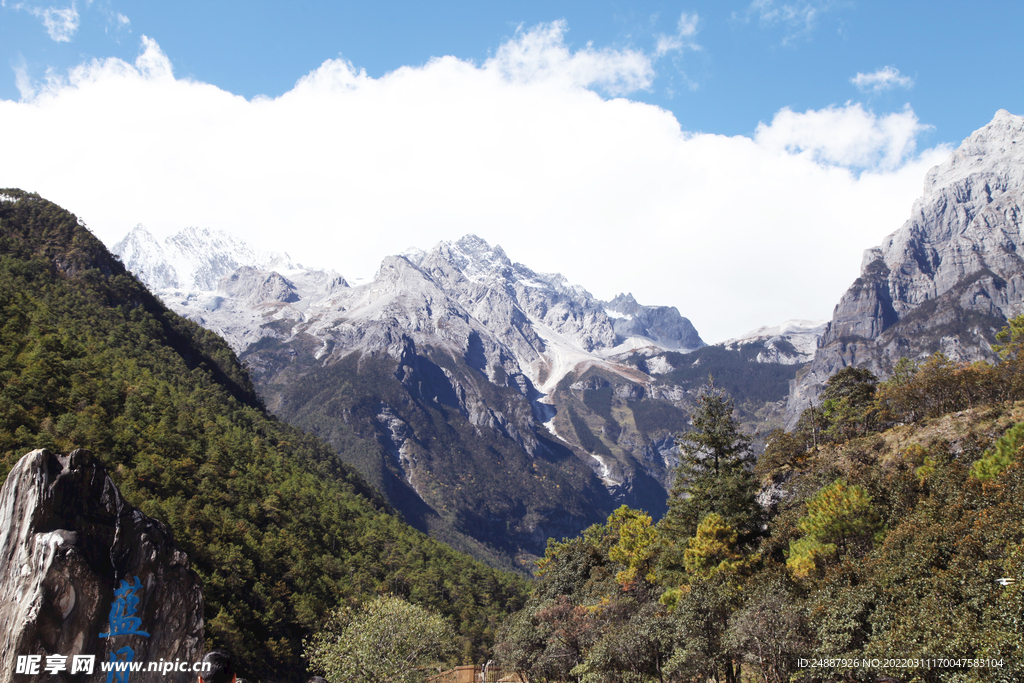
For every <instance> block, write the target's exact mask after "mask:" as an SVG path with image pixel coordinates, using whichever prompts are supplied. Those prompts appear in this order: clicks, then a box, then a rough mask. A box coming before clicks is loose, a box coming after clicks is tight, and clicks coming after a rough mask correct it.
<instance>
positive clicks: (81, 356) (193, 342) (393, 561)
mask: <svg viewBox="0 0 1024 683" xmlns="http://www.w3.org/2000/svg"><path fill="white" fill-rule="evenodd" d="M0 311H2V315H0V377H2V389H0V475H4V476H6V473H7V471H8V470H9V469H10V467H11V466H12V465H13V463H14V462H16V460H17V459H18V458H19V457H20V456H21V455H23V454H24V453H27V452H28V451H30V450H32V449H34V448H41V447H46V448H50V449H53V450H56V451H64V452H66V451H69V450H71V449H73V448H77V447H82V448H88V449H89V450H91V451H92V452H93V453H94V454H95V455H96V456H98V457H99V458H100V459H101V460H103V462H104V463H105V465H106V466H107V468H108V469H109V470H110V472H111V473H112V476H113V478H114V479H115V482H116V484H117V486H118V487H119V488H120V490H121V491H122V493H123V494H124V495H125V497H126V498H127V499H128V500H130V501H131V502H132V503H133V504H134V505H136V506H138V507H139V508H140V509H141V510H143V511H144V512H145V513H146V514H148V515H151V516H153V517H156V518H157V519H159V520H161V521H163V522H165V523H166V524H167V525H168V526H169V527H170V529H171V530H172V532H173V534H174V536H175V539H176V541H177V543H178V544H179V545H181V546H182V547H183V548H184V549H185V550H186V551H187V552H188V554H189V557H190V558H191V561H192V564H193V567H194V568H195V569H196V571H197V572H198V573H199V574H200V576H201V577H202V579H203V582H204V584H205V589H204V593H205V598H206V615H205V616H206V634H207V644H208V645H209V646H222V647H226V648H228V649H230V650H231V651H232V652H233V653H234V654H235V656H236V657H237V659H238V660H239V661H240V662H241V666H242V673H243V674H244V675H245V677H246V678H248V679H250V680H277V681H285V680H292V681H298V680H305V676H304V671H305V665H304V662H303V661H302V658H301V653H302V645H301V641H302V639H303V637H305V636H307V635H309V634H311V633H312V632H313V631H314V630H315V629H316V628H317V626H318V624H319V623H320V620H321V618H322V617H323V616H324V615H325V614H326V612H327V611H328V610H329V609H331V608H333V607H335V606H338V605H342V604H351V603H355V602H359V601H363V600H365V599H367V598H369V597H372V596H374V595H376V594H380V593H393V594H396V595H398V596H401V597H404V598H407V599H408V600H409V601H410V602H413V603H417V604H419V605H423V606H426V607H428V608H431V609H433V610H435V611H437V612H439V613H441V614H442V615H444V616H445V617H447V618H448V619H450V621H451V623H452V625H453V626H454V627H455V629H456V630H457V633H458V635H457V639H458V648H457V649H458V650H459V654H458V655H457V657H458V659H460V660H473V661H478V660H480V659H483V658H486V656H487V654H488V647H489V644H490V643H491V642H492V641H493V634H494V630H495V628H496V626H497V623H498V622H499V620H500V619H501V617H502V615H503V614H505V613H506V612H507V611H510V610H514V609H516V608H517V607H518V606H519V605H521V604H522V601H523V596H524V592H525V583H524V581H523V580H522V579H520V578H518V577H515V576H513V575H509V574H505V573H501V572H498V571H495V570H493V569H490V568H488V567H486V566H484V565H482V564H480V563H479V562H476V561H474V560H471V559H469V558H468V557H466V556H464V555H461V554H458V553H456V552H454V551H452V550H451V549H449V548H448V547H446V546H444V545H442V544H440V543H437V542H435V541H432V540H430V539H428V538H427V537H425V536H423V535H422V534H420V533H419V532H417V531H415V530H413V529H411V528H410V527H408V526H407V525H406V524H405V523H404V522H402V521H401V520H400V519H399V518H398V517H396V516H395V515H394V514H391V511H390V508H389V507H388V506H387V504H386V503H385V502H384V501H383V499H382V498H381V497H380V496H379V494H378V493H377V492H376V491H375V490H374V489H372V487H370V486H369V485H367V484H366V483H365V481H364V480H363V479H362V478H361V477H360V476H359V475H358V474H356V473H355V471H354V470H352V469H351V468H350V467H348V466H346V465H343V464H341V463H340V461H339V460H338V458H337V456H336V455H335V454H334V452H333V450H332V449H331V448H330V447H328V446H326V445H324V444H323V443H321V442H320V441H318V440H316V439H314V438H312V437H310V436H308V435H305V434H303V433H302V432H300V431H299V430H297V429H294V428H292V427H289V426H288V425H285V424H284V423H282V422H280V421H278V420H276V419H274V418H272V417H270V416H269V415H268V414H267V413H266V411H265V410H264V408H263V406H262V405H261V403H260V401H259V399H258V398H257V397H256V395H255V393H254V391H253V389H252V385H251V383H250V381H249V378H248V375H247V374H246V372H245V371H244V369H243V368H242V367H241V366H240V365H239V364H238V362H237V360H236V358H235V356H234V354H233V353H232V352H231V351H230V349H229V348H228V347H227V345H226V344H225V343H224V342H223V341H222V340H221V339H220V338H218V337H217V336H216V335H215V334H213V333H212V332H208V331H205V330H203V329H202V328H200V327H199V326H197V325H195V324H194V323H191V322H189V321H186V320H185V319H183V318H180V317H178V316H177V315H175V314H173V313H171V312H169V311H168V310H167V309H166V308H164V306H163V305H162V304H161V303H159V302H158V301H157V299H156V298H155V297H153V296H152V295H151V294H150V293H149V292H148V291H147V290H146V289H145V288H144V287H143V286H141V285H140V284H139V283H138V282H137V281H136V280H135V279H134V278H133V277H132V276H131V275H130V274H129V273H127V271H126V270H125V269H124V267H123V266H122V265H121V264H120V262H118V261H117V260H116V259H115V258H113V257H112V256H110V254H109V253H108V252H107V251H106V249H105V248H104V247H103V245H102V244H101V243H100V242H99V241H98V240H97V239H95V238H94V237H93V236H92V234H91V233H90V232H89V231H88V230H87V229H85V227H84V226H83V225H82V224H81V223H80V222H79V221H78V220H77V219H76V218H75V216H74V215H72V214H71V213H69V212H67V211H65V210H63V209H61V208H60V207H58V206H56V205H54V204H52V203H50V202H48V201H46V200H44V199H41V198H40V197H39V196H38V195H34V194H30V193H26V192H22V191H20V190H11V189H8V190H0ZM348 448H350V449H351V450H353V451H358V450H359V449H360V448H363V443H362V442H361V441H359V440H358V439H355V438H353V439H352V441H351V443H350V444H348ZM356 457H358V455H356Z"/></svg>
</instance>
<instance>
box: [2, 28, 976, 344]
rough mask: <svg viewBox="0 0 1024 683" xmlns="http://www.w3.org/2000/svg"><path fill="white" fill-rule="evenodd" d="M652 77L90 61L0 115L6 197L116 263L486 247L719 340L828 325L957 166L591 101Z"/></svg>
mask: <svg viewBox="0 0 1024 683" xmlns="http://www.w3.org/2000/svg"><path fill="white" fill-rule="evenodd" d="M652 78H653V71H652V69H651V66H650V62H649V60H648V58H647V57H646V56H645V55H643V54H642V53H639V52H632V51H613V50H601V49H597V48H594V47H592V46H586V47H584V48H581V49H578V50H570V49H569V48H568V47H567V46H566V45H565V43H564V26H562V25H560V24H555V25H548V26H542V27H539V28H536V29H532V30H529V31H520V32H518V33H517V34H516V35H515V37H513V38H512V39H511V40H510V41H508V42H507V43H506V44H504V45H502V46H501V47H500V48H499V49H498V50H496V52H495V54H494V57H493V58H492V59H490V60H488V61H486V62H485V63H483V64H479V65H476V64H473V63H470V62H467V61H463V60H459V59H456V58H454V57H443V58H439V59H434V60H432V61H430V62H429V63H427V64H425V65H423V66H419V67H404V68H401V69H398V70H397V71H394V72H392V73H389V74H386V75H384V76H382V77H380V78H371V77H369V76H367V75H366V74H365V73H364V72H362V71H359V70H357V69H356V68H354V67H353V66H352V65H351V64H349V63H347V62H344V61H341V60H331V61H328V62H325V63H324V64H323V65H322V66H321V67H320V68H318V69H316V70H315V71H314V72H312V73H311V74H309V75H307V76H306V77H304V78H302V79H301V80H300V81H299V82H298V83H297V84H296V86H295V88H293V89H292V90H291V91H290V92H288V93H285V94H284V95H282V96H280V97H277V98H274V99H270V98H257V99H254V100H251V101H249V100H246V99H245V98H243V97H239V96H236V95H233V94H231V93H228V92H225V91H223V90H220V89H219V88H217V87H215V86H212V85H209V84H205V83H200V82H196V81H191V80H186V79H181V78H176V77H175V76H174V74H173V72H172V70H171V67H170V63H169V60H168V59H167V57H166V55H164V54H163V53H162V52H161V50H160V48H159V47H158V46H157V45H156V43H154V42H153V41H151V40H149V39H145V41H144V43H143V50H142V53H141V54H140V56H139V58H138V59H137V60H136V61H135V63H134V64H129V63H126V62H123V61H121V60H117V59H107V60H97V61H91V62H88V63H85V64H83V65H81V66H80V67H78V68H76V69H74V70H72V71H71V72H70V73H69V74H67V75H66V76H65V77H63V78H57V77H55V76H54V77H51V78H48V79H47V80H46V82H44V83H39V84H34V86H33V87H32V88H31V95H28V96H26V95H23V97H24V99H23V100H22V101H20V102H12V101H0V125H2V126H3V127H4V128H5V129H6V130H17V131H19V135H18V136H11V137H9V138H8V139H7V140H6V141H5V144H4V154H3V155H2V157H0V187H22V188H24V189H27V190H33V191H37V192H39V193H40V194H42V195H43V196H44V197H47V198H49V199H52V200H54V201H56V202H58V203H60V204H61V205H63V206H65V207H67V208H68V209H70V210H72V211H74V212H75V213H77V214H78V215H79V216H80V217H81V218H82V219H83V220H85V221H86V223H87V224H88V225H89V226H90V227H91V228H92V229H93V230H94V231H95V232H96V234H97V235H98V236H100V237H101V238H102V239H103V240H104V241H105V242H106V243H107V244H113V243H114V242H115V241H117V240H118V239H120V238H121V237H123V236H124V235H125V234H126V233H127V232H128V230H129V229H130V228H131V227H132V226H134V225H135V224H136V223H140V222H141V223H143V224H145V225H146V226H147V227H149V228H150V229H152V230H154V231H155V232H156V233H157V234H158V235H166V234H169V233H171V232H176V231H177V230H180V229H181V228H183V227H185V226H189V225H197V226H210V227H216V228H223V229H226V230H229V231H232V232H235V233H236V234H238V235H240V236H243V237H245V238H247V239H250V240H251V241H253V242H255V243H256V244H257V245H259V246H262V247H265V248H277V249H285V250H287V251H289V252H290V253H291V254H292V255H293V256H294V257H295V258H297V259H299V260H300V261H303V262H306V263H308V264H311V265H319V266H327V267H334V268H337V269H338V270H339V271H341V272H342V273H343V274H345V275H346V276H347V277H360V276H370V275H372V274H373V272H374V271H375V270H376V268H377V266H378V265H379V263H380V259H381V258H383V257H384V256H385V255H387V254H392V253H396V252H399V251H401V250H402V249H404V248H405V247H407V246H410V245H417V246H421V247H430V246H432V245H433V244H434V243H436V242H437V241H439V240H442V239H457V238H458V237H460V236H461V235H463V234H465V233H467V232H474V233H476V234H479V235H480V236H481V237H483V238H484V239H486V240H488V241H490V242H491V243H500V244H501V245H502V246H503V247H504V248H505V250H506V251H507V252H508V254H509V255H510V256H511V258H513V259H515V260H519V261H521V262H523V263H526V264H528V265H529V266H530V267H532V268H534V269H537V270H540V271H546V272H552V271H560V272H562V273H564V274H565V275H566V276H567V277H568V278H569V279H570V280H571V281H573V282H577V283H580V284H582V285H583V286H585V287H587V288H588V289H589V290H590V291H592V292H593V293H594V294H595V295H597V296H599V297H602V298H610V297H612V296H614V295H615V294H617V293H618V292H619V291H632V292H633V293H634V294H635V295H636V296H637V298H638V299H639V300H640V301H641V302H644V303H651V304H669V305H674V306H677V307H678V308H679V309H680V311H681V312H682V313H683V315H686V316H688V317H689V318H690V319H691V320H692V321H693V323H694V324H695V325H696V327H697V329H698V330H699V331H700V332H701V334H702V335H703V336H704V338H705V339H706V340H708V341H717V340H721V339H725V338H728V337H734V336H738V335H739V334H741V333H743V332H746V331H747V330H749V329H752V328H754V327H757V326H760V325H764V324H774V323H777V322H778V321H780V320H786V319H789V318H811V319H813V318H824V317H828V316H829V315H830V314H831V311H832V307H833V306H834V305H835V303H836V302H837V301H838V299H839V297H840V296H841V294H842V292H843V291H845V289H846V288H847V287H848V286H849V285H850V283H851V282H852V281H853V280H854V278H856V276H857V274H858V268H859V264H860V256H861V252H862V250H863V249H864V248H866V247H869V246H873V245H876V244H878V243H880V242H881V240H882V238H883V237H884V236H885V235H886V234H887V233H889V232H891V231H892V230H895V229H896V228H898V227H899V226H900V224H902V222H903V221H904V220H905V219H906V218H907V217H908V216H909V214H910V207H911V203H912V201H913V200H914V199H915V198H916V197H917V196H918V195H919V194H920V191H921V183H922V179H923V177H924V174H925V171H926V170H927V169H928V168H929V167H930V166H931V165H933V164H934V163H936V162H937V161H938V160H939V159H940V158H941V157H942V156H944V155H945V154H946V153H948V150H943V149H939V150H928V151H926V152H924V153H922V154H920V155H917V156H915V155H914V154H913V153H912V150H913V143H914V136H915V135H917V134H918V133H919V132H920V130H921V129H922V126H921V124H920V123H919V122H918V121H917V119H916V117H915V116H914V114H913V112H912V111H911V110H909V109H907V110H905V111H903V112H898V113H896V114H889V115H875V114H872V113H870V112H867V111H865V110H864V109H863V108H862V107H861V106H860V105H857V104H848V105H845V106H842V107H832V108H828V109H824V110H820V111H810V112H803V113H799V112H791V111H789V110H783V111H781V112H779V114H778V115H777V116H776V117H775V118H774V119H773V120H772V122H771V123H770V124H768V125H762V126H761V127H759V129H758V132H757V134H756V135H755V136H754V137H752V138H750V137H742V136H740V137H724V136H720V135H708V134H692V133H687V132H684V131H682V130H681V129H680V126H679V123H678V121H677V120H676V119H675V118H674V117H673V116H672V114H671V113H669V112H667V111H665V110H663V109H660V108H658V107H654V106H651V105H646V104H642V103H638V102H634V101H630V100H627V99H624V98H622V97H618V98H614V99H608V98H603V97H601V96H599V95H598V94H597V93H595V92H594V91H593V90H591V89H589V88H599V89H602V90H611V89H618V91H619V92H623V91H625V90H628V89H630V88H632V89H637V88H644V87H648V85H649V84H650V83H651V79H652ZM981 123H983V122H979V125H980V124H981ZM828 125H832V126H835V127H836V128H837V129H838V130H841V131H843V133H842V140H841V141H838V142H832V141H829V140H827V139H826V138H825V137H823V131H824V130H825V128H826V127H827V126H828Z"/></svg>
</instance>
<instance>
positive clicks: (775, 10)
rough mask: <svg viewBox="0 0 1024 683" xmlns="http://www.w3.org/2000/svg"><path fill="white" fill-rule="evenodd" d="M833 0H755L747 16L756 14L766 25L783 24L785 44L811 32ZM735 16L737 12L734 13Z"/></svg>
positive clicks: (748, 9)
mask: <svg viewBox="0 0 1024 683" xmlns="http://www.w3.org/2000/svg"><path fill="white" fill-rule="evenodd" d="M831 5H832V0H797V1H796V2H778V1H777V0H753V2H751V3H750V6H749V7H748V8H747V18H748V19H749V18H750V17H751V16H753V15H756V16H757V18H758V19H759V21H760V23H761V24H762V25H764V26H782V27H784V28H785V29H786V37H785V38H784V39H783V41H782V42H783V44H787V43H790V42H792V41H793V40H794V39H795V38H798V37H801V36H804V35H807V34H809V33H811V32H812V31H813V30H814V28H815V24H816V23H817V20H818V18H819V17H820V16H821V15H822V14H823V13H824V12H826V11H828V10H829V9H830V7H831ZM734 16H735V14H734Z"/></svg>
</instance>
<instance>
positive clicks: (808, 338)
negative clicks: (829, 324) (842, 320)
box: [718, 320, 826, 365]
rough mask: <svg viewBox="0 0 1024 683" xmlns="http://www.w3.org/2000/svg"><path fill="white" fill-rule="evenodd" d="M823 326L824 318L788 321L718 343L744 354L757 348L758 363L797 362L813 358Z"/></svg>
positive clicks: (791, 363) (792, 363) (748, 353)
mask: <svg viewBox="0 0 1024 683" xmlns="http://www.w3.org/2000/svg"><path fill="white" fill-rule="evenodd" d="M825 329H826V321H817V322H813V321H809V320H787V321H786V322H784V323H782V324H781V325H774V326H771V327H759V328H757V329H756V330H751V331H750V332H748V333H746V334H745V335H743V336H742V337H737V338H736V339H730V340H728V341H724V342H722V343H721V344H718V346H721V347H722V348H725V349H729V350H732V351H740V352H741V353H744V355H750V354H751V352H752V351H756V355H755V356H754V360H755V361H756V362H758V363H778V364H781V365H800V364H802V363H808V362H810V361H811V360H812V359H813V358H814V352H815V350H816V349H817V348H818V340H819V339H821V336H822V334H824V333H825Z"/></svg>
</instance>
